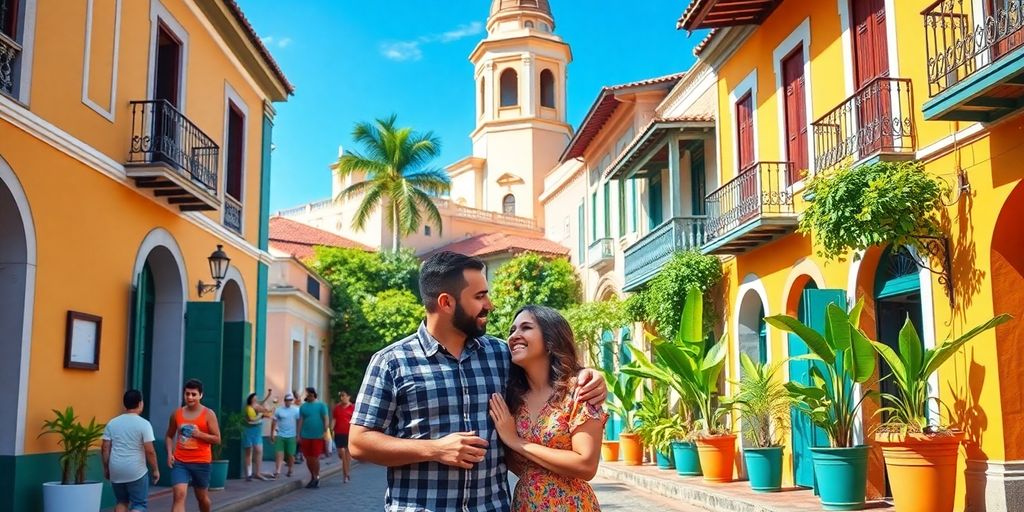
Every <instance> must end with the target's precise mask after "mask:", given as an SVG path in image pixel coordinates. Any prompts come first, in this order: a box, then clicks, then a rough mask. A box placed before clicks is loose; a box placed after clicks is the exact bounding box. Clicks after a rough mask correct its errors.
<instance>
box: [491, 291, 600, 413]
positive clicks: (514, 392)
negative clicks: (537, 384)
mask: <svg viewBox="0 0 1024 512" xmlns="http://www.w3.org/2000/svg"><path fill="white" fill-rule="evenodd" d="M524 312H525V313H530V314H531V315H533V318H534V319H535V320H536V324H537V328H538V329H540V334H541V337H542V338H543V339H544V348H545V349H547V351H548V354H549V356H548V358H549V361H550V364H551V376H550V379H551V387H552V388H553V389H554V392H553V393H552V394H551V400H550V401H552V402H557V401H558V400H561V399H563V398H564V397H565V394H566V393H569V392H570V391H571V390H572V387H573V386H574V385H575V384H576V375H577V374H579V372H580V370H581V369H582V365H581V364H580V361H579V357H578V356H577V353H576V342H575V340H574V337H573V334H572V327H570V326H569V322H567V321H566V320H565V317H563V316H562V314H561V313H559V312H558V311H556V310H554V309H551V308H549V307H547V306H536V305H530V306H523V307H522V308H520V309H519V311H516V314H515V315H513V316H512V318H516V317H518V316H519V314H520V313H524ZM529 390H530V383H529V382H528V381H527V380H526V372H525V371H524V370H523V369H522V368H520V367H519V366H517V365H515V364H513V365H512V367H511V368H510V369H509V381H508V389H507V390H506V392H505V401H506V402H507V403H508V409H509V411H511V412H512V414H515V413H516V412H517V411H518V410H519V407H520V406H522V405H523V397H524V396H525V395H526V392H527V391H529Z"/></svg>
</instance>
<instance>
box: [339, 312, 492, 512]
mask: <svg viewBox="0 0 1024 512" xmlns="http://www.w3.org/2000/svg"><path fill="white" fill-rule="evenodd" d="M510 364H511V356H510V354H509V351H508V345H506V344H505V343H504V342H503V341H501V340H499V339H497V338H494V337H491V336H481V337H479V338H475V339H471V340H467V341H466V347H465V348H464V349H463V351H462V354H461V355H460V357H459V358H458V359H456V358H455V357H454V356H452V355H451V354H450V353H449V352H448V351H447V350H446V349H445V348H444V347H443V346H441V344H440V343H438V342H437V340H436V339H434V337H433V336H431V335H430V334H429V333H428V332H427V328H426V325H425V324H420V328H419V330H418V331H417V332H416V334H413V335H411V336H409V337H407V338H405V339H403V340H401V341H398V342H396V343H394V344H392V345H390V346H388V347H387V348H384V349H383V350H381V351H380V352H377V353H376V354H374V356H373V358H372V359H371V360H370V365H369V367H368V368H367V369H366V376H365V377H364V379H363V385H362V388H361V389H360V390H359V396H358V397H357V399H356V408H355V414H353V416H352V424H353V425H360V426H363V427H366V428H368V429H372V430H378V431H381V432H383V433H385V434H387V435H389V436H393V437H398V438H402V439H440V438H442V437H444V436H446V435H448V434H451V433H453V432H470V431H475V432H476V433H477V434H476V435H478V436H480V437H482V438H484V439H486V440H487V442H488V443H490V444H489V446H488V448H487V449H486V454H485V455H484V460H483V461H482V462H480V463H477V464H476V465H474V466H473V468H472V469H461V468H456V467H453V466H447V465H444V464H440V463H437V462H422V463H419V464H411V465H408V466H400V467H389V468H388V489H387V492H386V493H385V495H384V509H385V510H386V511H389V512H392V511H393V512H424V511H429V512H440V511H449V510H451V511H456V510H457V511H473V512H477V511H480V512H487V511H502V512H504V511H507V510H509V496H510V494H509V489H508V472H507V469H506V467H505V457H504V455H505V452H504V447H503V446H502V444H501V442H500V441H499V439H498V433H497V431H495V429H494V426H493V424H492V422H491V418H490V416H489V415H488V412H487V408H488V405H487V403H488V402H487V401H488V398H490V396H491V394H492V393H501V394H503V395H504V393H505V385H506V384H507V382H508V371H509V365H510Z"/></svg>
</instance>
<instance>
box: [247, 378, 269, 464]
mask: <svg viewBox="0 0 1024 512" xmlns="http://www.w3.org/2000/svg"><path fill="white" fill-rule="evenodd" d="M272 392H273V390H270V389H268V390H267V395H266V396H264V397H263V400H259V401H257V400H256V393H250V394H249V396H248V397H247V398H246V399H245V430H243V431H242V447H243V448H244V449H245V455H244V457H243V459H242V460H243V461H245V481H246V482H251V481H252V479H253V477H255V478H256V479H257V480H267V478H266V477H265V476H263V473H261V472H260V464H261V463H262V462H263V418H266V417H267V416H269V415H270V411H268V410H267V408H266V405H265V404H266V403H267V400H269V399H270V394H271V393H272ZM254 468H255V469H254ZM254 473H255V474H254Z"/></svg>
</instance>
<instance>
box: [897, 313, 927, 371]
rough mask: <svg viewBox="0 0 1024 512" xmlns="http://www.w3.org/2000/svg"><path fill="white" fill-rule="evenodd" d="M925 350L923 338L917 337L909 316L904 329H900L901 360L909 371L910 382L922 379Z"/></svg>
mask: <svg viewBox="0 0 1024 512" xmlns="http://www.w3.org/2000/svg"><path fill="white" fill-rule="evenodd" d="M923 349H924V347H923V345H922V344H921V338H919V337H918V336H917V330H915V329H914V324H912V323H910V317H909V316H908V317H907V320H906V321H905V322H904V323H903V328H902V329H900V359H902V360H903V366H904V367H905V368H906V370H907V377H908V382H909V379H919V378H920V374H921V369H922V368H923V362H924V361H923V357H924V356H923V354H922V353H921V352H922V350H923Z"/></svg>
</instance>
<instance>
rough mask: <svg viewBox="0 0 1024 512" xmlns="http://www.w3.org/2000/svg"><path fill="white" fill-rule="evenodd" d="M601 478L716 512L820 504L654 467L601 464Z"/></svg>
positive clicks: (797, 511) (803, 508) (809, 495)
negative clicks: (706, 480)
mask: <svg viewBox="0 0 1024 512" xmlns="http://www.w3.org/2000/svg"><path fill="white" fill-rule="evenodd" d="M597 474H598V476H600V477H602V478H607V479H609V480H616V481H619V482H622V483H625V484H628V485H631V486H633V487H636V488H639V489H643V490H645V491H647V492H650V493H653V494H658V495H661V496H665V497H667V498H671V499H674V500H679V501H681V502H685V503H688V504H691V505H696V506H698V507H702V508H705V509H707V510H709V511H713V512H818V511H822V510H824V508H822V506H821V501H819V500H818V497H817V496H815V495H814V493H813V492H812V491H811V490H810V489H806V488H802V487H792V488H784V489H782V491H780V492H773V493H759V492H754V491H753V490H752V489H751V488H750V484H749V483H748V482H746V481H736V482H730V483H710V482H705V481H704V479H703V478H701V477H699V476H697V477H687V476H680V475H678V474H676V472H675V470H674V469H673V470H665V469H658V468H657V466H655V465H653V464H644V465H643V466H626V465H625V464H623V463H622V462H602V463H601V465H600V467H599V468H598V471H597ZM865 510H875V511H894V510H895V508H894V507H893V506H892V505H891V504H890V503H887V502H885V501H869V502H868V503H867V505H866V506H865Z"/></svg>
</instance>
